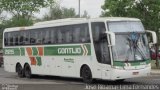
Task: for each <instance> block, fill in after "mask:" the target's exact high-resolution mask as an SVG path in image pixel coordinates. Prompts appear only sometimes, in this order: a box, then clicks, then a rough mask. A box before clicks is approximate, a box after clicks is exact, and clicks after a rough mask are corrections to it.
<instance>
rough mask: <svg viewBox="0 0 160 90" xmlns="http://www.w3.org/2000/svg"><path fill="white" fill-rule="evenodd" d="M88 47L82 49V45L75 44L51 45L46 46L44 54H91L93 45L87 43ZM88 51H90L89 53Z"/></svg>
mask: <svg viewBox="0 0 160 90" xmlns="http://www.w3.org/2000/svg"><path fill="white" fill-rule="evenodd" d="M85 46H86V49H85V48H84V47H83V48H84V49H82V46H81V45H75V46H51V47H44V55H45V56H48V55H58V56H63V55H67V56H68V55H69V56H75V55H78V56H82V55H83V54H84V53H85V54H87V55H91V47H90V45H85ZM87 52H88V53H87Z"/></svg>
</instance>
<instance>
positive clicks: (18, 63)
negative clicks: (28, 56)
mask: <svg viewBox="0 0 160 90" xmlns="http://www.w3.org/2000/svg"><path fill="white" fill-rule="evenodd" d="M18 65H20V66H21V67H22V65H21V64H20V62H17V63H16V67H15V71H16V72H17V66H18Z"/></svg>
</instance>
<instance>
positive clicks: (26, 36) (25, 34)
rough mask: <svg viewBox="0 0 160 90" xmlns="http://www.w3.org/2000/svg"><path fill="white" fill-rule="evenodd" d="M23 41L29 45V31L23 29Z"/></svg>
mask: <svg viewBox="0 0 160 90" xmlns="http://www.w3.org/2000/svg"><path fill="white" fill-rule="evenodd" d="M23 43H24V44H25V45H29V44H30V33H29V31H25V32H24V38H23Z"/></svg>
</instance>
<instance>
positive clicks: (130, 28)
mask: <svg viewBox="0 0 160 90" xmlns="http://www.w3.org/2000/svg"><path fill="white" fill-rule="evenodd" d="M108 27H109V30H110V31H112V32H144V27H143V25H142V23H141V22H140V21H116V22H115V21H114V22H108Z"/></svg>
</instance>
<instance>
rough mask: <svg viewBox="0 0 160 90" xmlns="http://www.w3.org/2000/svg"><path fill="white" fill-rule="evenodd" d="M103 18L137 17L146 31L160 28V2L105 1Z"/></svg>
mask: <svg viewBox="0 0 160 90" xmlns="http://www.w3.org/2000/svg"><path fill="white" fill-rule="evenodd" d="M102 9H103V10H104V11H103V12H102V16H118V17H136V18H139V19H141V20H142V22H143V24H144V26H145V28H146V29H150V30H154V31H156V32H158V29H159V28H160V0H105V3H104V5H103V6H102Z"/></svg>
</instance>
